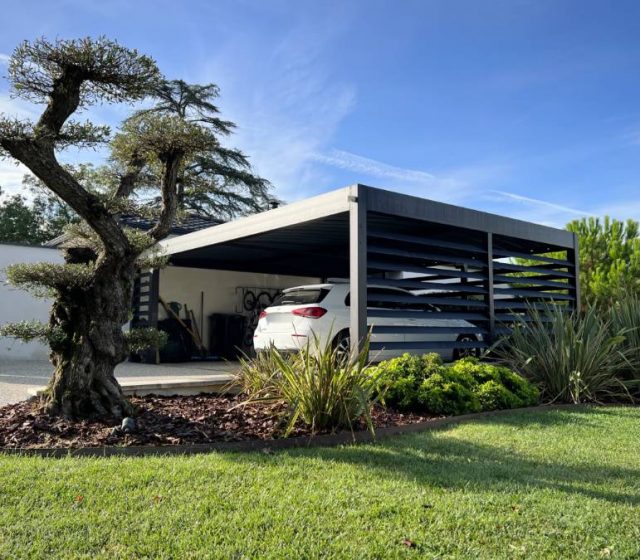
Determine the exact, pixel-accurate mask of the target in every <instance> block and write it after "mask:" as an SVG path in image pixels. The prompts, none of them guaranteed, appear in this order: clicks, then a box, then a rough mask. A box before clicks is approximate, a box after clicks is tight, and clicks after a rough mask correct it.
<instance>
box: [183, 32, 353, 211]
mask: <svg viewBox="0 0 640 560" xmlns="http://www.w3.org/2000/svg"><path fill="white" fill-rule="evenodd" d="M342 27H343V26H341V25H336V22H335V21H333V20H332V21H328V22H322V21H313V22H310V23H309V22H307V23H304V22H303V23H301V24H298V25H297V26H294V27H293V28H291V29H290V30H289V32H288V33H285V34H284V35H283V36H282V37H281V38H279V39H277V41H275V42H264V41H260V42H256V41H255V39H254V38H253V37H251V36H246V35H243V34H242V33H237V34H234V35H233V37H231V38H230V39H229V40H228V42H227V43H226V44H224V45H222V47H221V49H220V50H219V51H218V52H217V53H216V56H215V57H214V58H211V56H210V54H209V53H207V58H205V59H203V60H201V61H195V64H197V65H198V66H199V70H198V72H196V73H195V75H193V76H190V77H189V79H190V80H192V81H196V82H201V83H205V82H210V81H213V82H215V83H217V84H218V85H220V87H221V91H222V98H221V100H220V106H221V110H222V113H223V116H224V117H225V118H229V119H231V120H233V121H234V122H236V123H237V124H238V128H237V130H236V132H235V134H234V135H233V136H232V137H231V138H230V139H229V144H230V145H236V146H238V147H239V148H241V149H242V150H243V151H244V152H245V153H246V154H247V155H248V156H249V157H250V161H251V163H252V165H253V166H254V168H255V170H256V171H257V172H258V173H259V174H260V175H262V176H263V177H265V178H267V179H269V180H270V181H271V182H272V183H273V184H274V186H275V187H276V194H277V195H278V196H280V197H282V198H284V199H285V200H295V199H299V198H304V197H305V196H309V195H312V194H316V193H318V192H322V191H326V190H328V189H331V188H336V187H338V186H340V185H336V184H335V180H333V179H332V177H331V173H329V172H328V171H329V170H328V169H327V168H326V167H323V166H321V165H318V162H317V161H316V160H315V159H314V154H316V153H319V152H322V151H324V150H326V149H327V148H328V146H330V145H331V142H332V140H333V138H334V135H335V133H336V131H337V130H338V128H339V126H340V124H341V123H342V121H343V120H344V119H345V117H346V116H347V115H349V113H350V112H351V111H352V109H353V107H354V105H355V102H356V90H355V87H354V86H353V84H351V83H350V82H348V81H339V80H335V79H333V78H332V77H331V75H330V73H329V71H328V68H329V65H328V62H329V61H328V60H327V59H326V57H325V50H326V48H327V46H328V45H330V44H331V43H332V41H333V40H334V39H335V37H336V36H338V35H339V34H340V33H343V32H344V29H342Z"/></svg>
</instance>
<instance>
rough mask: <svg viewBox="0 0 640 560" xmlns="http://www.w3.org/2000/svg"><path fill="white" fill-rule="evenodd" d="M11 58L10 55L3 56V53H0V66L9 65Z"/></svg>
mask: <svg viewBox="0 0 640 560" xmlns="http://www.w3.org/2000/svg"><path fill="white" fill-rule="evenodd" d="M10 58H11V55H8V54H5V53H0V65H2V64H9V59H10Z"/></svg>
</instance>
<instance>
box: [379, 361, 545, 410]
mask: <svg viewBox="0 0 640 560" xmlns="http://www.w3.org/2000/svg"><path fill="white" fill-rule="evenodd" d="M374 375H375V376H376V378H377V379H378V381H379V382H380V383H381V385H382V386H383V387H384V388H385V393H384V400H385V402H386V403H387V404H389V405H391V406H394V407H396V408H399V409H403V410H412V411H428V412H432V413H435V414H465V413H468V412H478V411H480V410H494V409H499V408H515V407H521V406H530V405H533V404H536V403H537V402H538V397H539V393H538V390H537V389H536V388H535V387H534V386H533V385H532V384H531V383H529V382H528V381H527V380H526V379H524V378H522V377H521V376H520V375H518V374H517V373H515V372H513V371H511V370H509V369H508V368H506V367H503V366H499V365H495V364H489V363H484V362H481V361H480V360H478V359H477V358H464V359H462V360H458V361H457V362H454V363H453V364H447V365H445V364H443V363H442V359H441V358H440V356H439V355H438V354H435V353H431V354H425V355H423V356H412V355H410V354H404V355H403V356H400V357H399V358H394V359H392V360H388V361H386V362H381V363H380V364H378V366H377V367H376V368H375V369H374Z"/></svg>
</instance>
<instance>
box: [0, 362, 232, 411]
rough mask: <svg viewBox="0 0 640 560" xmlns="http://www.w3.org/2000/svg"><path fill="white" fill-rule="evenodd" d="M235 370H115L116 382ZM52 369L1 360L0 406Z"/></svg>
mask: <svg viewBox="0 0 640 560" xmlns="http://www.w3.org/2000/svg"><path fill="white" fill-rule="evenodd" d="M236 367H237V364H234V363H233V362H186V363H181V364H160V365H151V364H136V363H131V362H125V363H123V364H120V365H119V366H118V367H117V368H116V377H117V378H118V379H127V378H144V379H145V380H158V381H161V380H165V379H175V378H179V377H193V376H205V375H215V374H220V373H229V372H230V371H232V370H234V369H235V368H236ZM52 371H53V367H52V366H51V364H50V363H49V362H48V361H27V360H15V359H13V360H10V359H6V358H3V357H0V406H4V405H5V404H11V403H14V402H18V401H21V400H24V399H26V398H28V397H29V393H28V390H29V388H31V387H39V386H43V385H46V384H47V383H48V381H49V380H50V379H51V373H52Z"/></svg>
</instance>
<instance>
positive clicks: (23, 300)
mask: <svg viewBox="0 0 640 560" xmlns="http://www.w3.org/2000/svg"><path fill="white" fill-rule="evenodd" d="M62 260H63V259H62V254H61V253H60V251H58V250H57V249H53V248H48V247H28V246H22V245H5V244H0V324H4V323H11V322H14V321H29V320H33V319H36V320H38V321H44V322H46V321H48V319H49V307H50V306H51V302H50V301H48V300H44V299H40V298H35V297H33V296H32V295H30V294H28V293H27V292H25V291H23V290H20V289H18V288H14V287H12V286H9V285H8V284H7V282H6V274H5V268H6V267H7V266H8V265H10V264H16V263H36V262H54V263H58V262H62ZM47 356H48V348H47V346H45V345H44V344H41V343H39V342H29V343H24V342H21V341H19V340H15V339H12V338H2V337H0V359H23V360H24V359H28V360H37V359H46V358H47Z"/></svg>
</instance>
